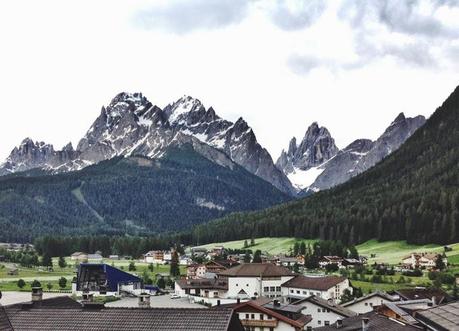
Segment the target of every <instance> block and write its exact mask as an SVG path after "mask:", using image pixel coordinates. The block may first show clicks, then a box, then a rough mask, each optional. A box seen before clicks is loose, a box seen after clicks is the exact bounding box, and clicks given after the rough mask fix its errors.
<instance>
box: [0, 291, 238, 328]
mask: <svg viewBox="0 0 459 331" xmlns="http://www.w3.org/2000/svg"><path fill="white" fill-rule="evenodd" d="M149 298H150V297H149V296H148V295H142V296H140V297H139V301H138V304H139V308H119V307H117V308H111V307H105V306H104V304H102V303H96V302H92V301H91V300H90V299H89V300H87V301H86V300H85V301H84V302H82V303H81V304H80V303H78V302H76V301H74V300H72V299H70V298H53V299H42V298H40V296H38V295H36V296H35V297H34V300H33V301H32V302H29V303H21V304H16V305H9V306H3V307H2V306H1V305H0V329H1V330H2V331H3V330H4V331H13V330H14V331H39V330H60V331H75V330H98V331H124V330H133V331H146V330H158V331H164V330H187V331H202V330H212V331H244V328H243V326H242V324H241V322H240V321H239V318H238V316H237V315H236V313H235V312H234V311H233V309H230V308H220V309H196V308H193V309H189V308H188V309H186V308H150V301H149Z"/></svg>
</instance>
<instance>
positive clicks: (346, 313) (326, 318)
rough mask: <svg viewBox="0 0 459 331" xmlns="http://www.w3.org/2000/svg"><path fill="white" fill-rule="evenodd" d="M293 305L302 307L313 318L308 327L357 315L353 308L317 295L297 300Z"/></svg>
mask: <svg viewBox="0 0 459 331" xmlns="http://www.w3.org/2000/svg"><path fill="white" fill-rule="evenodd" d="M293 305H295V306H297V307H302V308H303V310H302V312H303V314H306V315H309V316H311V319H312V320H311V322H309V323H308V327H309V326H310V327H311V328H317V327H320V326H323V325H330V324H333V323H335V322H336V321H337V320H341V319H344V318H348V317H351V316H355V315H357V314H356V313H355V312H353V311H352V310H349V309H347V308H344V307H342V306H340V305H337V304H335V303H333V302H332V301H331V300H325V299H322V298H319V297H317V296H315V295H312V296H310V297H308V298H306V299H301V300H299V301H295V302H294V303H293Z"/></svg>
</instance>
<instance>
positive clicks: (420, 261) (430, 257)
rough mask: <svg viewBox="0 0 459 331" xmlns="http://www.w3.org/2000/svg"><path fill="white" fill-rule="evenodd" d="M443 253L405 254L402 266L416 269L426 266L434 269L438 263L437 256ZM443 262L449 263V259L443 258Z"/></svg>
mask: <svg viewBox="0 0 459 331" xmlns="http://www.w3.org/2000/svg"><path fill="white" fill-rule="evenodd" d="M439 256H441V254H435V253H411V254H410V255H408V256H405V257H404V258H403V259H402V266H404V267H407V268H410V269H415V268H425V269H434V268H435V265H436V261H437V258H438V257H439ZM442 259H443V263H444V264H445V266H446V265H448V259H447V258H442Z"/></svg>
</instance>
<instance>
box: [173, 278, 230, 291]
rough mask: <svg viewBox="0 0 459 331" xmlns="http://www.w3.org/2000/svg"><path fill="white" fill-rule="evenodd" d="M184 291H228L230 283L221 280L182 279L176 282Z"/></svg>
mask: <svg viewBox="0 0 459 331" xmlns="http://www.w3.org/2000/svg"><path fill="white" fill-rule="evenodd" d="M176 282H177V284H178V285H179V286H180V287H181V288H182V289H191V288H195V289H220V290H227V289H228V282H227V281H226V280H221V279H213V278H204V279H180V280H177V281H176Z"/></svg>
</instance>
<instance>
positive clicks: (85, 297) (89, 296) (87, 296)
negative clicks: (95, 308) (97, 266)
mask: <svg viewBox="0 0 459 331" xmlns="http://www.w3.org/2000/svg"><path fill="white" fill-rule="evenodd" d="M81 302H84V303H89V302H94V293H89V292H88V291H85V292H83V294H82V299H81Z"/></svg>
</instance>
